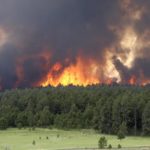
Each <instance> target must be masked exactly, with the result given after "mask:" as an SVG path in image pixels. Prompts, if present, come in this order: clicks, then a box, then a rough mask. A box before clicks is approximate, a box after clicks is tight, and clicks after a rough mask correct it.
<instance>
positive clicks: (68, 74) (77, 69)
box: [40, 58, 101, 87]
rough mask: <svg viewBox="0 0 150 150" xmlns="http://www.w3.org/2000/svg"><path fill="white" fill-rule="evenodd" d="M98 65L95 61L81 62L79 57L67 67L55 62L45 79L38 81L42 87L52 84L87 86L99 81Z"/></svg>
mask: <svg viewBox="0 0 150 150" xmlns="http://www.w3.org/2000/svg"><path fill="white" fill-rule="evenodd" d="M97 69H98V66H97V64H96V63H90V62H87V64H85V63H84V62H82V59H81V58H77V61H76V63H75V64H71V65H69V66H68V67H65V68H64V67H63V65H62V64H60V63H56V64H55V65H54V66H53V67H52V69H51V70H50V71H49V73H48V75H47V77H46V79H44V81H42V83H40V84H41V85H42V86H43V87H45V86H48V85H52V86H58V85H60V84H61V85H64V86H67V85H69V84H73V85H80V86H81V85H82V86H87V85H91V84H98V83H100V82H101V81H100V79H99V77H98V74H97Z"/></svg>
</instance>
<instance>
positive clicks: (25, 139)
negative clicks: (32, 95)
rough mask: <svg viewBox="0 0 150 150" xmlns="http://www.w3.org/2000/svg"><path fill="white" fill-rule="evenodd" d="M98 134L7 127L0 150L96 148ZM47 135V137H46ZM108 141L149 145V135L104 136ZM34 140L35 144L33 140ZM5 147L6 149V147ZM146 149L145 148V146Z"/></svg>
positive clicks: (93, 132)
mask: <svg viewBox="0 0 150 150" xmlns="http://www.w3.org/2000/svg"><path fill="white" fill-rule="evenodd" d="M100 136H102V135H99V134H98V133H96V132H95V131H93V130H80V131H79V130H78V131H74V130H71V131H63V130H57V129H52V130H49V129H36V130H35V131H29V129H22V130H18V129H8V130H6V131H0V150H56V149H72V148H97V143H98V140H99V137H100ZM47 137H48V139H47ZM106 137H107V139H108V143H109V144H112V146H113V147H116V146H117V145H118V144H121V145H122V146H123V147H143V146H150V137H127V138H126V139H124V140H122V141H120V140H118V139H117V137H116V136H109V135H107V136H106ZM34 140H35V145H33V141H34ZM6 147H7V148H8V149H6ZM145 149H147V148H145Z"/></svg>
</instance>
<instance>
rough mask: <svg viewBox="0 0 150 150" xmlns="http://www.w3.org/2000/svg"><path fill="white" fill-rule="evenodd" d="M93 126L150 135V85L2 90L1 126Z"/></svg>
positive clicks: (68, 127) (77, 127)
mask: <svg viewBox="0 0 150 150" xmlns="http://www.w3.org/2000/svg"><path fill="white" fill-rule="evenodd" d="M50 126H54V127H56V128H63V129H71V128H73V129H81V128H93V129H96V130H98V131H99V132H101V133H106V134H118V132H120V133H121V134H122V131H120V128H121V127H122V126H123V128H124V129H126V131H124V133H126V134H129V135H131V134H132V135H133V134H134V135H137V134H138V135H150V87H149V86H147V87H140V86H129V85H126V86H125V85H122V86H121V85H111V86H107V85H101V86H100V85H97V86H96V85H95V86H89V87H73V86H68V87H61V86H60V87H57V88H54V87H47V88H34V89H23V90H20V89H15V90H10V91H8V90H7V91H5V92H1V93H0V129H6V128H7V127H18V128H22V127H50Z"/></svg>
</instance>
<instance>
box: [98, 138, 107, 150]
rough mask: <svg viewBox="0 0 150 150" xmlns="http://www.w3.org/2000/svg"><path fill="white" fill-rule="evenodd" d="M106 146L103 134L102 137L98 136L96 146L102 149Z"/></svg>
mask: <svg viewBox="0 0 150 150" xmlns="http://www.w3.org/2000/svg"><path fill="white" fill-rule="evenodd" d="M106 146H107V139H106V138H105V137H104V136H103V137H100V139H99V141H98V147H99V148H100V149H103V148H105V147H106Z"/></svg>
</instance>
